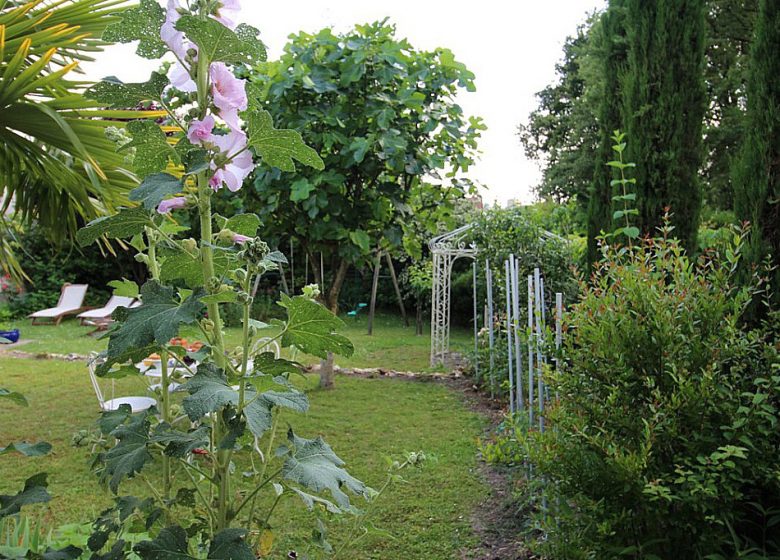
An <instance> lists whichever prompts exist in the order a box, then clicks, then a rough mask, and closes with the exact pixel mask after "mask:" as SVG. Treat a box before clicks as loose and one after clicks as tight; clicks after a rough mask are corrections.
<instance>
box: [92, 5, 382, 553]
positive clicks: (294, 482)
mask: <svg viewBox="0 0 780 560" xmlns="http://www.w3.org/2000/svg"><path fill="white" fill-rule="evenodd" d="M186 4H187V7H186V8H185V7H183V6H182V3H181V2H180V1H179V0H168V10H167V13H165V10H163V9H162V7H161V6H160V5H159V4H158V3H157V2H156V1H155V0H140V4H139V6H138V7H137V8H131V9H128V10H127V11H125V12H124V13H123V14H124V15H123V17H124V18H125V19H126V21H121V22H120V23H118V24H116V27H115V29H114V30H113V33H114V37H115V38H116V39H118V40H123V41H124V42H127V41H129V40H136V39H138V40H140V45H139V54H143V56H147V58H156V57H159V56H161V54H163V53H165V52H169V53H173V55H174V57H175V58H176V62H175V63H174V65H173V67H172V70H171V71H170V72H169V75H168V76H164V75H162V74H159V73H155V74H154V75H153V76H152V78H151V79H150V80H149V82H147V83H145V84H131V86H133V87H128V85H127V84H122V83H121V82H118V81H117V80H115V79H114V80H111V81H107V82H104V83H102V84H99V85H97V86H95V87H94V88H92V89H91V90H90V95H92V96H93V97H94V98H95V99H96V100H98V101H101V102H103V103H105V104H106V105H108V106H111V107H113V108H122V107H126V106H128V104H130V105H135V104H137V103H140V102H146V101H153V102H157V103H159V104H160V106H161V107H162V108H163V109H164V110H165V111H166V112H167V113H168V115H169V117H170V122H171V123H173V124H174V125H176V127H178V129H180V130H176V131H175V132H173V133H171V132H170V131H171V128H168V127H166V128H164V129H162V128H161V127H160V126H159V125H158V124H157V123H155V122H153V121H131V122H129V123H128V125H127V131H126V132H127V135H128V136H130V137H131V138H132V139H131V140H130V141H129V142H127V143H125V144H123V145H122V146H121V149H130V148H132V150H133V152H134V167H135V171H136V173H137V175H138V176H139V177H140V178H141V184H140V185H139V186H138V188H136V189H135V190H133V191H132V192H131V193H130V195H129V198H130V200H131V201H134V202H137V203H138V204H137V206H135V207H133V208H125V209H122V210H121V211H120V212H119V213H118V214H116V215H114V216H109V217H106V218H102V219H100V220H96V221H94V222H92V223H90V224H88V225H87V226H86V227H85V228H83V229H82V230H81V231H80V232H79V237H80V241H81V242H82V244H88V243H94V242H95V241H97V240H98V239H100V238H101V237H109V238H128V237H129V238H132V240H131V245H132V246H133V247H135V248H136V249H137V250H138V251H139V253H138V254H137V255H136V259H137V260H138V261H139V262H143V263H145V264H146V265H147V266H148V268H149V273H150V278H151V279H150V280H149V281H148V282H147V283H146V284H144V285H143V286H138V285H135V284H134V283H132V282H129V281H122V282H120V283H119V284H120V285H121V288H120V289H122V290H127V291H128V292H130V293H122V294H119V295H132V296H133V297H138V298H139V299H140V300H141V301H142V305H140V306H139V307H134V308H131V309H127V310H124V311H122V312H120V313H118V314H117V316H116V319H117V321H116V325H114V326H113V327H112V330H111V332H110V338H109V344H108V349H107V350H106V352H105V353H104V356H103V361H102V363H101V364H100V365H99V366H97V368H96V371H97V372H98V375H108V374H111V375H112V376H114V377H116V376H121V375H127V374H128V372H132V371H137V370H136V369H135V368H133V367H132V364H137V363H138V362H146V361H147V358H149V357H150V356H151V355H153V354H159V356H160V362H161V363H160V373H161V375H162V378H161V387H160V395H159V397H158V399H159V400H158V408H159V414H158V412H157V409H155V408H152V409H149V410H147V411H143V412H140V413H138V414H135V415H133V414H131V413H132V412H133V411H132V410H130V409H127V410H125V409H121V410H118V411H112V413H109V414H108V416H106V417H105V421H104V422H103V423H102V426H101V429H102V430H103V432H104V435H105V436H107V438H106V439H107V440H109V441H115V442H116V443H115V447H114V448H113V449H111V450H110V451H109V452H106V453H103V454H100V455H99V456H98V457H97V459H96V464H102V466H103V468H102V471H101V472H102V473H103V475H102V476H103V478H104V479H105V480H107V481H108V484H109V487H110V489H111V490H112V491H113V492H114V493H117V494H118V491H119V485H120V483H121V482H122V480H123V479H124V478H128V477H133V476H136V475H140V476H142V477H144V479H145V480H146V482H147V483H148V488H149V490H150V491H151V493H152V495H153V496H154V499H153V502H154V503H153V506H151V505H150V506H147V503H148V500H146V501H145V500H138V501H137V502H135V501H127V500H125V501H123V500H118V502H117V507H116V510H117V511H116V512H114V513H112V514H110V515H109V514H106V515H102V516H101V519H100V520H98V522H97V523H96V531H97V533H96V534H95V535H93V536H94V537H95V538H93V539H91V542H92V544H91V545H90V547H91V548H92V552H94V553H95V554H94V556H95V557H97V556H98V555H99V554H98V553H99V552H101V550H102V551H108V550H109V549H110V551H111V554H110V557H111V558H120V557H121V558H124V557H126V556H125V555H117V554H115V552H116V551H115V550H114V549H113V548H111V546H110V545H108V544H107V543H108V535H109V534H110V533H112V532H114V533H116V535H117V541H116V543H115V546H125V547H126V545H127V544H128V543H124V541H123V540H121V538H120V537H121V534H122V532H123V530H124V529H123V527H122V526H121V524H122V523H123V522H124V521H123V520H124V519H125V516H126V514H127V512H128V509H127V508H128V507H129V506H128V504H131V505H132V507H135V508H136V509H139V508H140V509H142V510H143V509H144V508H148V511H147V510H144V511H142V513H143V514H144V515H147V516H148V517H147V528H148V529H149V534H150V535H151V537H152V539H153V540H150V541H146V542H143V543H140V544H138V545H136V546H135V547H134V548H133V552H134V553H135V554H137V555H138V556H140V557H141V558H142V559H143V560H147V559H150V560H152V559H154V558H162V557H183V556H187V557H205V555H207V556H208V557H209V558H212V557H213V558H218V557H222V556H220V555H221V554H222V552H220V551H219V550H216V551H213V550H211V547H212V546H214V547H216V548H219V547H222V546H224V545H225V543H226V542H228V541H229V542H230V549H231V550H232V552H231V553H230V554H231V557H236V558H239V557H240V558H249V557H256V556H258V555H260V556H263V557H266V556H268V553H267V551H265V552H263V548H262V546H261V543H263V542H267V540H268V538H267V536H266V537H265V538H261V537H262V535H263V534H264V531H265V532H267V531H269V530H270V525H269V519H270V517H271V514H272V513H273V511H274V509H275V508H276V505H277V504H278V503H280V502H281V501H282V500H283V499H284V498H286V497H288V496H290V497H291V498H293V499H302V500H303V503H305V504H307V505H309V507H311V505H310V504H311V503H313V502H312V499H314V498H311V497H309V494H306V493H305V492H304V491H303V490H302V489H305V490H307V491H310V492H315V493H319V492H321V491H322V490H323V488H328V489H330V490H331V494H332V495H331V498H332V499H335V500H336V501H337V502H338V505H336V504H333V503H330V502H328V501H327V498H323V497H319V496H318V497H316V499H317V500H318V501H319V502H318V503H324V504H329V505H327V510H328V511H331V512H338V511H342V509H343V510H344V511H352V508H351V506H350V503H349V498H348V496H347V494H346V493H345V492H344V491H343V490H342V488H345V489H346V490H349V491H351V492H352V493H353V494H358V495H361V496H364V497H369V496H370V495H371V494H370V489H369V488H368V487H366V486H365V485H364V484H363V483H362V482H360V481H358V480H356V479H354V478H353V477H351V476H350V475H349V473H347V471H346V470H344V468H343V462H342V461H341V459H339V458H338V457H337V456H336V455H335V454H334V453H333V451H332V450H331V449H330V447H329V446H328V445H327V444H326V443H325V442H324V441H323V440H322V439H321V438H317V439H306V438H303V437H301V436H299V435H297V434H295V433H294V432H293V431H292V429H290V430H289V431H288V434H287V438H286V441H284V442H283V443H282V442H279V441H278V440H279V439H280V438H277V434H276V431H277V427H278V426H279V425H280V421H279V418H280V415H281V414H282V410H283V409H286V410H288V411H290V412H306V411H307V410H308V406H309V403H308V399H307V398H306V395H305V394H304V393H303V392H301V391H299V390H298V389H296V388H295V387H294V386H293V384H292V383H291V381H290V379H289V377H290V375H291V374H292V373H294V372H296V371H297V370H298V367H297V364H295V363H294V362H289V361H287V360H284V359H281V358H280V357H279V356H274V354H273V353H265V354H262V356H260V357H259V359H258V357H254V358H252V357H251V356H250V352H251V348H252V346H253V343H257V342H263V341H265V342H264V343H267V344H277V343H278V344H281V345H283V346H291V345H293V344H294V345H295V346H296V347H297V348H298V349H299V350H301V351H303V352H307V353H311V354H314V355H316V356H319V357H324V356H325V355H326V354H327V353H329V352H336V353H340V354H342V355H349V354H351V352H352V345H351V343H350V342H349V341H348V340H347V339H345V338H344V337H342V336H340V335H338V334H337V333H336V332H335V331H336V329H337V328H339V327H340V326H342V324H343V323H341V321H340V320H339V319H338V318H336V317H334V316H333V315H331V314H330V312H328V311H327V310H326V309H324V308H323V307H322V306H321V305H319V304H318V303H317V302H316V301H315V300H314V298H313V297H312V296H311V294H303V295H300V296H294V297H287V296H284V297H283V298H282V301H281V302H280V304H281V306H282V307H285V308H287V309H288V319H287V321H284V322H282V323H281V324H280V328H279V330H278V331H276V332H273V333H272V335H269V336H265V337H263V336H261V335H260V334H259V332H262V331H261V330H260V329H264V328H266V327H267V325H265V326H264V325H262V324H261V323H259V322H255V321H252V318H251V309H252V295H251V293H250V292H251V286H252V284H253V281H254V279H255V278H257V277H258V275H262V274H264V273H265V272H267V271H272V270H277V269H278V265H279V263H284V262H286V261H285V260H284V256H283V255H282V254H281V253H279V252H277V251H271V250H270V249H269V247H268V245H267V244H265V243H264V242H263V241H262V240H260V239H259V238H258V237H256V234H257V229H258V227H259V225H260V219H259V218H258V217H257V216H254V215H252V214H244V215H241V216H234V217H231V218H224V217H217V216H215V215H214V213H213V211H212V197H213V196H214V193H215V192H216V191H218V190H220V189H223V188H224V189H227V190H228V191H230V192H235V191H237V190H239V189H240V188H241V187H242V185H243V182H244V180H245V179H246V178H247V176H248V175H249V174H250V173H251V172H252V170H253V169H254V163H253V158H254V157H256V156H260V157H262V158H263V159H264V160H265V163H266V164H267V165H269V166H275V167H278V168H280V169H281V170H282V171H291V170H294V169H295V163H294V161H293V160H295V161H297V162H298V163H301V164H305V165H310V166H313V167H317V168H322V160H321V159H320V158H319V156H318V154H317V153H316V152H315V151H314V150H312V149H311V148H309V147H308V146H306V145H305V144H304V143H303V140H302V138H301V137H300V135H299V134H298V133H297V132H295V131H293V130H277V129H275V128H274V127H273V123H272V122H271V119H270V115H269V114H268V113H267V112H266V111H264V110H263V109H262V106H261V103H260V101H259V100H250V99H249V98H248V96H247V92H246V88H245V83H244V81H243V80H240V79H239V78H237V77H236V76H235V75H234V73H233V70H232V68H233V66H234V65H236V64H241V63H242V62H244V59H246V61H247V62H252V61H253V60H257V59H262V57H263V56H264V48H263V46H262V43H261V42H260V40H259V39H258V38H257V33H258V32H257V30H255V29H254V28H251V27H249V26H243V27H241V29H239V28H238V27H236V26H235V25H234V24H233V15H234V12H236V11H237V5H238V2H237V1H236V0H219V1H202V2H197V3H194V2H192V3H190V2H187V3H186ZM160 22H163V23H160ZM155 26H157V28H158V29H159V33H158V36H155V35H154V34H150V33H149V30H150V29H151V30H154V27H155ZM233 29H235V32H234V31H233ZM177 106H178V107H181V108H182V109H181V110H178V112H177ZM185 107H186V108H187V109H188V110H185V109H183V108H185ZM174 146H175V147H174ZM172 168H175V169H176V171H172V170H171V169H172ZM192 205H195V206H196V207H197V211H198V217H199V225H200V234H199V239H198V240H195V239H192V238H179V237H178V235H179V233H180V232H181V231H182V229H183V228H181V227H179V226H178V224H172V222H176V221H177V219H178V218H177V212H179V211H181V210H185V209H187V207H191V206H192ZM171 225H175V227H173V228H171V227H170V226H171ZM172 232H174V233H172ZM158 249H159V250H158ZM184 286H186V289H183V287H184ZM220 303H238V304H240V305H241V306H242V321H243V325H242V339H241V342H242V343H241V346H240V347H238V348H233V349H229V348H227V346H226V344H225V338H224V334H223V327H224V325H223V321H222V317H221V316H220V307H219V306H220ZM204 311H205V313H204ZM183 325H198V326H199V327H200V330H201V331H202V333H203V334H204V336H205V342H206V343H207V344H206V345H205V347H199V349H197V350H195V349H192V348H188V349H183V348H182V347H181V346H179V345H178V344H179V343H181V341H180V340H179V341H178V342H177V341H176V340H174V339H176V338H180V337H178V336H177V335H179V333H180V328H181V327H182V326H183ZM201 346H203V345H201ZM171 360H172V364H173V365H171V363H170V361H171ZM193 361H195V364H196V365H193ZM183 371H187V372H188V375H187V376H186V377H187V378H186V379H184V378H181V376H179V375H178V374H179V373H180V372H183ZM175 381H178V382H181V383H182V384H183V386H182V387H181V390H179V391H177V392H175V393H173V394H172V393H171V389H172V388H173V386H174V385H173V384H174V382H175ZM269 385H271V386H273V388H270V389H269ZM183 394H186V396H184V397H183V398H182V401H181V408H182V410H183V411H184V412H185V416H181V415H180V413H179V411H178V408H177V406H176V405H175V404H174V403H173V402H172V400H173V399H176V398H177V395H183ZM136 412H137V411H136ZM242 436H244V437H242ZM242 452H243V453H245V459H244V462H245V463H247V464H251V465H252V471H251V472H250V473H249V474H248V475H247V474H246V473H243V472H242V473H241V475H237V474H235V473H233V472H232V471H233V468H232V464H233V459H234V456H235V455H236V454H237V453H242ZM154 454H157V455H158V456H159V457H160V463H158V464H161V466H162V469H161V470H162V472H161V473H159V471H155V473H154V475H153V476H151V477H147V476H146V474H145V473H143V472H142V470H143V469H144V467H145V464H146V463H147V462H151V459H152V457H153V456H154ZM323 462H324V464H323ZM258 463H259V464H258ZM255 465H257V467H256V466H255ZM159 474H162V477H161V478H162V488H157V485H156V484H155V481H156V480H158V476H159ZM182 475H183V476H182ZM187 482H189V483H191V487H190V488H188V489H186V490H190V492H183V493H182V490H185V488H183V487H182V486H183V484H184V483H187ZM272 483H273V484H272ZM185 486H186V485H185ZM261 492H271V493H272V494H271V495H270V496H269V497H270V498H271V499H270V500H258V499H257V498H258V497H259V496H260V494H261ZM182 495H183V496H185V497H186V499H183V498H181V496H182ZM193 499H194V500H195V502H196V504H195V505H192V500H193ZM263 503H266V504H267V503H271V504H272V505H271V506H270V507H267V508H266V509H265V510H263V511H258V510H259V509H260V508H261V504H263ZM132 507H131V508H130V509H132ZM183 507H189V508H192V509H193V510H194V511H193V512H192V513H190V514H184V515H181V511H180V509H181V508H183ZM116 513H118V515H115V514H116ZM161 514H162V515H161ZM117 517H118V518H119V519H120V524H119V525H117V524H116V523H115V521H114V520H115V519H116V518H117ZM182 518H183V519H190V520H192V519H197V520H199V521H198V522H197V523H196V524H193V525H191V526H189V527H188V528H187V529H186V531H185V529H184V528H183V527H181V526H179V525H177V522H178V520H180V519H182ZM158 520H159V521H158ZM242 526H243V528H241V527H242ZM250 532H251V534H252V537H251V538H249V534H250ZM183 541H188V542H187V543H186V544H184V543H183ZM250 542H253V543H254V545H255V550H252V549H250V548H249V543H250ZM168 546H172V547H173V548H175V550H172V549H166V548H165V547H168ZM160 547H163V548H162V549H161V548H160ZM204 547H208V548H209V550H208V552H207V553H206V552H204V551H205V548H204ZM185 549H186V550H187V553H186V554H185ZM257 551H259V552H257ZM124 552H129V551H128V550H127V549H125V550H124ZM223 552H224V551H223ZM169 553H170V554H169ZM212 553H213V554H212ZM101 557H104V556H103V555H101ZM105 557H108V556H105Z"/></svg>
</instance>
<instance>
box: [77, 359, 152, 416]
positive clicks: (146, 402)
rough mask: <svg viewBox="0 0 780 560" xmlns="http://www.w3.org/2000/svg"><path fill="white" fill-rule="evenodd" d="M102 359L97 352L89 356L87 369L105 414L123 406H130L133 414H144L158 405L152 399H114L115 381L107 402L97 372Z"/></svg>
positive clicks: (112, 383) (112, 381)
mask: <svg viewBox="0 0 780 560" xmlns="http://www.w3.org/2000/svg"><path fill="white" fill-rule="evenodd" d="M99 362H100V358H99V357H98V355H97V353H96V352H92V353H91V354H90V355H89V362H87V367H88V368H89V380H90V381H91V382H92V388H93V389H94V390H95V396H96V397H97V400H98V404H99V405H100V410H101V411H103V412H110V411H112V410H119V407H120V406H122V405H123V404H126V405H129V406H130V410H131V411H132V413H133V414H136V413H137V412H143V411H144V410H149V409H150V408H152V407H153V406H156V405H157V401H156V400H154V399H153V398H151V397H116V398H114V380H113V379H112V380H111V398H110V399H108V400H106V399H105V398H104V397H103V391H102V390H101V389H100V384H99V383H98V378H97V375H96V374H95V370H96V369H97V366H98V363H99Z"/></svg>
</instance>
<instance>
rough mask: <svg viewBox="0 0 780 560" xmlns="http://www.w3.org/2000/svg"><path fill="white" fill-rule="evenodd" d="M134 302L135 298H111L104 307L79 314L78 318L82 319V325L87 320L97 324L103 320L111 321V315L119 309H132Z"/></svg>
mask: <svg viewBox="0 0 780 560" xmlns="http://www.w3.org/2000/svg"><path fill="white" fill-rule="evenodd" d="M134 301H135V298H131V297H125V296H111V299H109V300H108V303H106V305H104V306H103V307H99V308H97V309H90V310H89V311H85V312H84V313H79V314H78V315H77V317H78V318H79V319H81V324H82V325H84V324H86V323H85V321H87V320H91V321H95V322H96V323H97V322H99V321H101V320H102V321H105V320H108V319H111V314H112V313H113V312H114V311H116V308H117V307H131V306H132V305H133V302H134Z"/></svg>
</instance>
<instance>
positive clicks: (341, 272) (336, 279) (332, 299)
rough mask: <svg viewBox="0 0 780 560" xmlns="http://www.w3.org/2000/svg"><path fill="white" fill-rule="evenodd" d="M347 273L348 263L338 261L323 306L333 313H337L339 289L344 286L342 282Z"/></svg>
mask: <svg viewBox="0 0 780 560" xmlns="http://www.w3.org/2000/svg"><path fill="white" fill-rule="evenodd" d="M348 271H349V263H348V262H347V261H346V260H345V259H341V260H340V261H339V266H338V268H337V269H336V274H335V275H334V276H333V282H331V284H330V289H329V290H328V292H327V294H325V304H326V305H327V306H328V309H330V310H331V311H332V312H333V313H336V314H338V312H339V295H340V294H341V287H342V286H343V285H344V280H345V279H346V278H347V272H348Z"/></svg>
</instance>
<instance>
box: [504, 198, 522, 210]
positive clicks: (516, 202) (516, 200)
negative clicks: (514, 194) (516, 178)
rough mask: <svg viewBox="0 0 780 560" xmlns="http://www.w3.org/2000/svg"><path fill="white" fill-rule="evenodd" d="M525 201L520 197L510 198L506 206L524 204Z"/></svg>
mask: <svg viewBox="0 0 780 560" xmlns="http://www.w3.org/2000/svg"><path fill="white" fill-rule="evenodd" d="M522 205H523V201H522V200H520V199H519V198H510V199H509V200H507V201H506V207H507V208H514V207H515V206H522Z"/></svg>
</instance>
